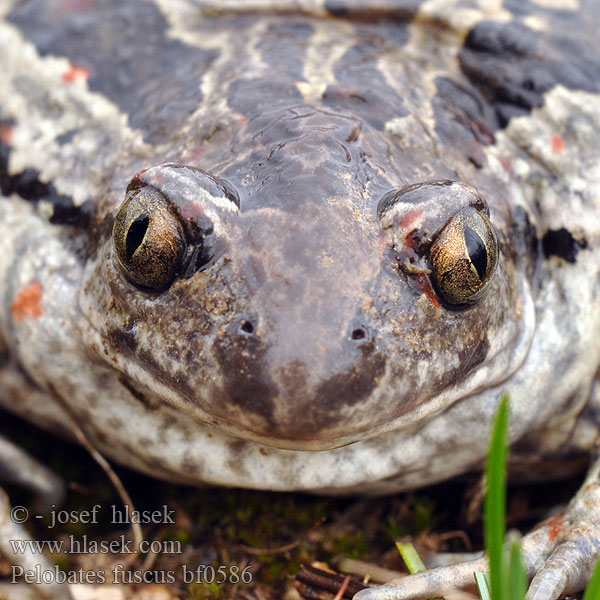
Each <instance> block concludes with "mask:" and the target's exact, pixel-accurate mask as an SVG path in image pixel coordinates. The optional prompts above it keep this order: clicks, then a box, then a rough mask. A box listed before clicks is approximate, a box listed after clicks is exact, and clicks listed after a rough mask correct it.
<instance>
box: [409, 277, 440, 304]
mask: <svg viewBox="0 0 600 600" xmlns="http://www.w3.org/2000/svg"><path fill="white" fill-rule="evenodd" d="M414 280H415V281H416V282H417V287H418V289H419V290H420V292H421V293H422V294H425V295H426V296H427V298H428V299H429V301H430V302H431V304H433V305H434V306H435V307H439V306H440V301H439V300H438V299H437V296H436V295H435V292H434V291H433V288H432V287H431V284H430V283H429V279H428V278H427V275H425V274H424V273H419V274H416V275H415V276H414Z"/></svg>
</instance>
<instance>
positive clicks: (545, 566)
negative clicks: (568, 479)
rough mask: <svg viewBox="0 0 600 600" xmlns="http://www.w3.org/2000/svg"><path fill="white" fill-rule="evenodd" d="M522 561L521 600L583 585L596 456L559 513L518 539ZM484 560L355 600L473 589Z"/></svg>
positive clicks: (401, 599) (590, 545)
mask: <svg viewBox="0 0 600 600" xmlns="http://www.w3.org/2000/svg"><path fill="white" fill-rule="evenodd" d="M522 549H523V562H524V564H525V568H526V570H527V571H528V573H529V576H530V578H532V582H531V585H530V588H529V591H528V593H527V600H557V599H558V598H561V597H562V596H563V595H566V594H572V593H576V592H578V591H581V590H582V589H584V588H585V586H586V585H587V583H588V582H589V580H590V578H591V576H592V573H593V571H594V568H595V567H596V564H597V562H598V558H599V556H600V457H599V456H597V457H596V460H595V462H594V463H593V465H592V467H591V469H590V471H589V473H588V475H587V477H586V480H585V483H584V484H583V486H582V487H581V489H580V490H579V491H578V492H577V494H576V496H575V497H574V498H573V500H572V501H571V502H570V503H569V506H568V507H567V509H566V511H565V513H564V515H562V516H560V517H553V518H551V519H549V520H548V521H545V522H544V523H542V524H541V525H540V527H538V528H536V529H535V530H534V531H532V532H531V533H529V534H528V535H526V536H525V537H524V538H523V540H522ZM487 568H488V565H487V559H485V558H481V559H479V560H474V561H469V562H464V563H459V564H456V565H452V566H450V567H440V568H437V569H432V570H430V571H424V572H422V573H417V574H415V575H409V576H407V577H403V578H401V579H396V580H394V581H392V582H390V583H388V584H386V585H382V586H379V587H375V588H370V589H367V590H362V591H361V592H359V593H358V594H356V595H355V596H354V598H355V600H415V599H417V598H430V597H432V596H440V595H444V594H448V593H451V592H452V591H454V590H456V589H464V588H468V587H473V586H474V579H473V573H475V572H477V571H486V570H487Z"/></svg>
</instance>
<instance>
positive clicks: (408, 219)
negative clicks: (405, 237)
mask: <svg viewBox="0 0 600 600" xmlns="http://www.w3.org/2000/svg"><path fill="white" fill-rule="evenodd" d="M422 214H423V211H422V210H421V209H416V210H411V211H410V212H407V213H406V214H405V215H404V216H403V217H402V219H400V228H401V229H408V228H409V227H410V226H411V225H412V224H413V223H414V222H415V221H416V220H417V219H418V218H419V217H420V216H421V215H422Z"/></svg>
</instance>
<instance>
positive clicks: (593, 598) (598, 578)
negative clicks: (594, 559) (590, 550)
mask: <svg viewBox="0 0 600 600" xmlns="http://www.w3.org/2000/svg"><path fill="white" fill-rule="evenodd" d="M598 598H600V561H598V564H597V565H596V570H595V571H594V574H593V575H592V578H591V579H590V583H589V584H588V586H587V589H586V590H585V594H584V596H583V600H598Z"/></svg>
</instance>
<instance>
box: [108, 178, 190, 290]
mask: <svg viewBox="0 0 600 600" xmlns="http://www.w3.org/2000/svg"><path fill="white" fill-rule="evenodd" d="M113 245H114V250H115V254H116V257H117V260H118V263H119V265H120V267H121V269H122V271H123V273H124V275H125V277H127V279H128V280H129V281H130V282H131V283H133V284H134V285H136V286H138V287H141V288H145V289H149V290H154V291H160V290H163V289H165V288H167V287H168V286H169V285H171V283H172V282H173V280H174V279H175V277H176V275H177V273H178V272H179V270H180V268H181V264H182V260H183V257H184V254H185V250H186V242H185V235H184V231H183V226H182V224H181V222H180V220H179V218H178V216H177V215H176V214H174V212H173V208H172V206H171V205H170V203H169V202H168V201H167V200H166V199H165V197H164V196H163V195H162V194H161V193H160V192H159V191H158V190H156V189H155V188H153V187H150V186H144V187H141V188H138V189H136V190H132V191H131V192H130V193H129V195H128V196H127V198H126V199H125V201H124V202H123V204H122V205H121V208H120V209H119V212H118V213H117V217H116V219H115V224H114V227H113Z"/></svg>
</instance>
